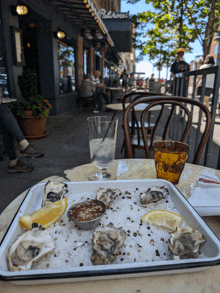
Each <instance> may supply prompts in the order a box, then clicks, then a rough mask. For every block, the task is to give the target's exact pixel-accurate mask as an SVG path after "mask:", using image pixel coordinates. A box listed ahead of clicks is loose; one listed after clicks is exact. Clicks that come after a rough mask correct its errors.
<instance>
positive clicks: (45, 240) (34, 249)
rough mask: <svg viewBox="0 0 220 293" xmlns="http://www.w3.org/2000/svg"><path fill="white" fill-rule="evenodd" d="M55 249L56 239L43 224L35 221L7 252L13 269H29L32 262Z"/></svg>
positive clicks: (10, 266) (9, 264)
mask: <svg viewBox="0 0 220 293" xmlns="http://www.w3.org/2000/svg"><path fill="white" fill-rule="evenodd" d="M54 249H55V244H54V239H53V238H52V237H51V236H50V235H49V233H48V232H47V230H45V229H44V228H43V227H42V226H41V225H39V224H36V223H34V224H33V228H32V229H31V230H27V231H26V232H24V233H23V234H22V235H20V236H19V237H18V239H17V240H16V241H15V242H14V243H13V244H12V246H11V247H10V249H9V252H8V254H7V259H8V267H9V269H10V270H11V271H24V270H29V269H30V268H31V266H32V263H33V262H35V261H38V260H39V259H40V258H42V257H43V256H45V255H46V254H49V253H51V252H52V251H53V250H54Z"/></svg>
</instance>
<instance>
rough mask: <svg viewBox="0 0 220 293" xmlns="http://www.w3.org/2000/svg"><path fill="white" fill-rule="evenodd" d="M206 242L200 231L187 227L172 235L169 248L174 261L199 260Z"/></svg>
mask: <svg viewBox="0 0 220 293" xmlns="http://www.w3.org/2000/svg"><path fill="white" fill-rule="evenodd" d="M205 241H206V239H205V237H204V236H203V235H202V234H201V233H200V232H199V230H197V229H192V228H190V227H189V226H185V227H180V228H177V229H176V230H175V231H174V232H171V233H170V239H169V240H168V248H169V250H170V252H171V253H172V255H173V258H174V259H186V258H197V257H198V256H199V254H200V247H201V245H202V244H203V243H204V242H205Z"/></svg>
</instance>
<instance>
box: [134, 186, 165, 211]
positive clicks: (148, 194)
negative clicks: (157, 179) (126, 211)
mask: <svg viewBox="0 0 220 293" xmlns="http://www.w3.org/2000/svg"><path fill="white" fill-rule="evenodd" d="M168 194H169V190H168V188H165V187H164V186H161V187H160V186H152V187H150V188H148V190H147V191H145V192H143V193H141V194H140V203H141V205H142V206H143V207H147V206H149V205H152V204H157V203H158V202H160V201H161V200H162V199H163V198H165V197H166V196H167V195H168Z"/></svg>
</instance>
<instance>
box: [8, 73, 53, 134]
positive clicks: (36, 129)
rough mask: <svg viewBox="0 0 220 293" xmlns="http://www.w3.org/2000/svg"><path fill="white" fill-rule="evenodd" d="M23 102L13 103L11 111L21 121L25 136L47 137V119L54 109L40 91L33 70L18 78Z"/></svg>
mask: <svg viewBox="0 0 220 293" xmlns="http://www.w3.org/2000/svg"><path fill="white" fill-rule="evenodd" d="M18 85H19V88H20V92H21V97H22V99H21V101H17V102H15V103H12V105H11V109H12V111H13V113H14V114H15V116H16V117H18V118H19V120H20V125H21V129H22V132H23V133H24V136H25V137H27V138H38V137H44V136H46V135H47V132H46V129H45V126H46V119H47V117H48V115H49V112H50V110H51V109H52V106H51V104H50V103H49V101H48V100H46V99H45V98H44V97H43V96H42V95H40V94H39V90H38V76H37V73H36V72H35V71H34V70H33V69H25V70H24V71H23V73H22V75H19V76H18Z"/></svg>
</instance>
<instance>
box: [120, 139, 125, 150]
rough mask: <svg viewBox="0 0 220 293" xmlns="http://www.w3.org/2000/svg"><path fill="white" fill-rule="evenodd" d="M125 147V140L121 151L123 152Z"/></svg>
mask: <svg viewBox="0 0 220 293" xmlns="http://www.w3.org/2000/svg"><path fill="white" fill-rule="evenodd" d="M124 147H125V140H124V141H123V144H122V146H121V153H122V152H123V149H124Z"/></svg>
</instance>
